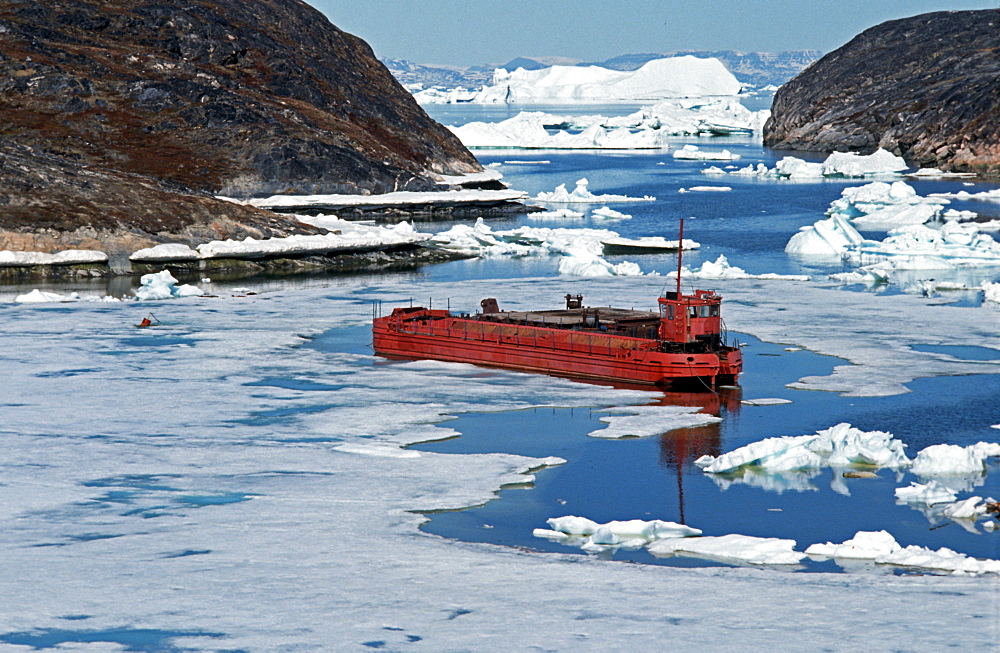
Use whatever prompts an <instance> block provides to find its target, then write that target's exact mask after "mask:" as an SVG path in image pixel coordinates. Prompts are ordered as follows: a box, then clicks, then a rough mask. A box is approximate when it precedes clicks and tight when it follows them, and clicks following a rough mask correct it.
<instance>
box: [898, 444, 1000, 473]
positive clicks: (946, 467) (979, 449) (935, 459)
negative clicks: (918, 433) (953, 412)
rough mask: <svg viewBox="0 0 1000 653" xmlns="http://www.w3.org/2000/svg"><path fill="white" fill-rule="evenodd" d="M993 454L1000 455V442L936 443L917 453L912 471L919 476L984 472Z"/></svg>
mask: <svg viewBox="0 0 1000 653" xmlns="http://www.w3.org/2000/svg"><path fill="white" fill-rule="evenodd" d="M991 456H1000V444H996V443H990V442H979V443H978V444H974V445H971V446H968V447H961V446H958V445H955V444H935V445H931V446H929V447H927V448H926V449H922V450H921V451H920V453H918V454H917V457H916V458H915V459H914V461H913V467H912V468H911V471H912V472H913V473H914V474H916V475H918V476H948V475H959V474H983V473H985V471H986V459H987V458H989V457H991Z"/></svg>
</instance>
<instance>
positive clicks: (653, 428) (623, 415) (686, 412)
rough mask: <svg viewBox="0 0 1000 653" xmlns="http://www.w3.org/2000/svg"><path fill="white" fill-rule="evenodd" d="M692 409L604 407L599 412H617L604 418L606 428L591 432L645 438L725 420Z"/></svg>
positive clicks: (607, 435)
mask: <svg viewBox="0 0 1000 653" xmlns="http://www.w3.org/2000/svg"><path fill="white" fill-rule="evenodd" d="M699 410H701V409H700V408H696V407H695V408H692V407H690V406H628V407H625V408H604V409H602V410H600V411H598V412H602V413H616V414H615V415H607V416H604V417H601V422H603V423H605V424H607V425H608V427H607V428H603V429H598V430H596V431H591V432H590V433H589V435H590V436H591V437H593V438H625V437H634V438H645V437H649V436H653V435H660V434H661V433H666V432H667V431H672V430H674V429H682V428H690V427H693V426H704V425H706V424H714V423H716V422H721V421H722V418H720V417H715V416H714V415H708V414H706V413H700V412H698V411H699Z"/></svg>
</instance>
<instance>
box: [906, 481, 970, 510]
mask: <svg viewBox="0 0 1000 653" xmlns="http://www.w3.org/2000/svg"><path fill="white" fill-rule="evenodd" d="M956 498H958V495H957V494H955V491H954V490H952V489H951V488H949V487H948V486H946V485H942V484H941V483H939V482H938V481H936V480H931V481H929V482H927V483H915V482H912V481H911V482H910V486H909V487H900V488H896V501H897V503H908V504H911V505H921V504H922V505H925V506H928V507H930V506H934V505H937V504H942V503H950V502H952V501H954V500H955V499H956Z"/></svg>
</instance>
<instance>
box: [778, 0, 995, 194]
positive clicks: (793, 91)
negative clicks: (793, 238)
mask: <svg viewBox="0 0 1000 653" xmlns="http://www.w3.org/2000/svg"><path fill="white" fill-rule="evenodd" d="M998 80H1000V10H996V9H989V10H979V11H947V12H936V13H930V14H923V15H920V16H914V17H912V18H905V19H902V20H894V21H890V22H887V23H883V24H881V25H878V26H876V27H873V28H871V29H869V30H866V31H865V32H863V33H861V34H860V35H859V36H857V37H855V38H854V39H853V40H852V41H850V42H849V43H847V44H846V45H844V46H843V47H841V48H839V49H838V50H835V51H834V52H831V53H830V54H828V55H826V56H824V57H823V58H822V59H820V60H819V61H817V62H816V63H814V64H813V65H812V66H810V67H809V68H808V69H806V70H805V71H804V72H803V73H802V74H800V75H799V76H798V77H796V78H795V79H793V80H792V81H790V82H788V83H787V84H785V85H784V86H782V87H781V89H780V90H779V91H778V93H777V94H776V95H775V98H774V105H773V107H772V114H771V119H770V120H769V121H768V123H767V125H766V126H765V127H764V144H765V145H767V146H768V147H773V148H778V149H793V150H808V151H817V152H832V151H857V152H862V153H868V152H872V151H874V150H875V149H877V148H879V147H882V148H885V149H887V150H889V151H891V152H894V153H896V154H898V155H901V156H903V157H904V158H905V159H907V160H908V161H909V162H911V163H912V164H914V165H917V166H921V167H937V168H941V169H945V170H953V171H968V172H978V173H982V174H991V175H996V174H1000V81H998Z"/></svg>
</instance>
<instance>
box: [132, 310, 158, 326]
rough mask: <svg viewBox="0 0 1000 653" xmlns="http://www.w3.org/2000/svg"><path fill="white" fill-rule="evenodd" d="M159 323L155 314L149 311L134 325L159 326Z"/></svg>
mask: <svg viewBox="0 0 1000 653" xmlns="http://www.w3.org/2000/svg"><path fill="white" fill-rule="evenodd" d="M159 324H160V321H159V320H158V319H157V318H156V316H155V315H153V314H152V313H150V314H149V315H147V316H146V317H144V318H142V322H140V323H139V324H136V325H135V326H136V328H138V329H143V328H145V327H148V326H159Z"/></svg>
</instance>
